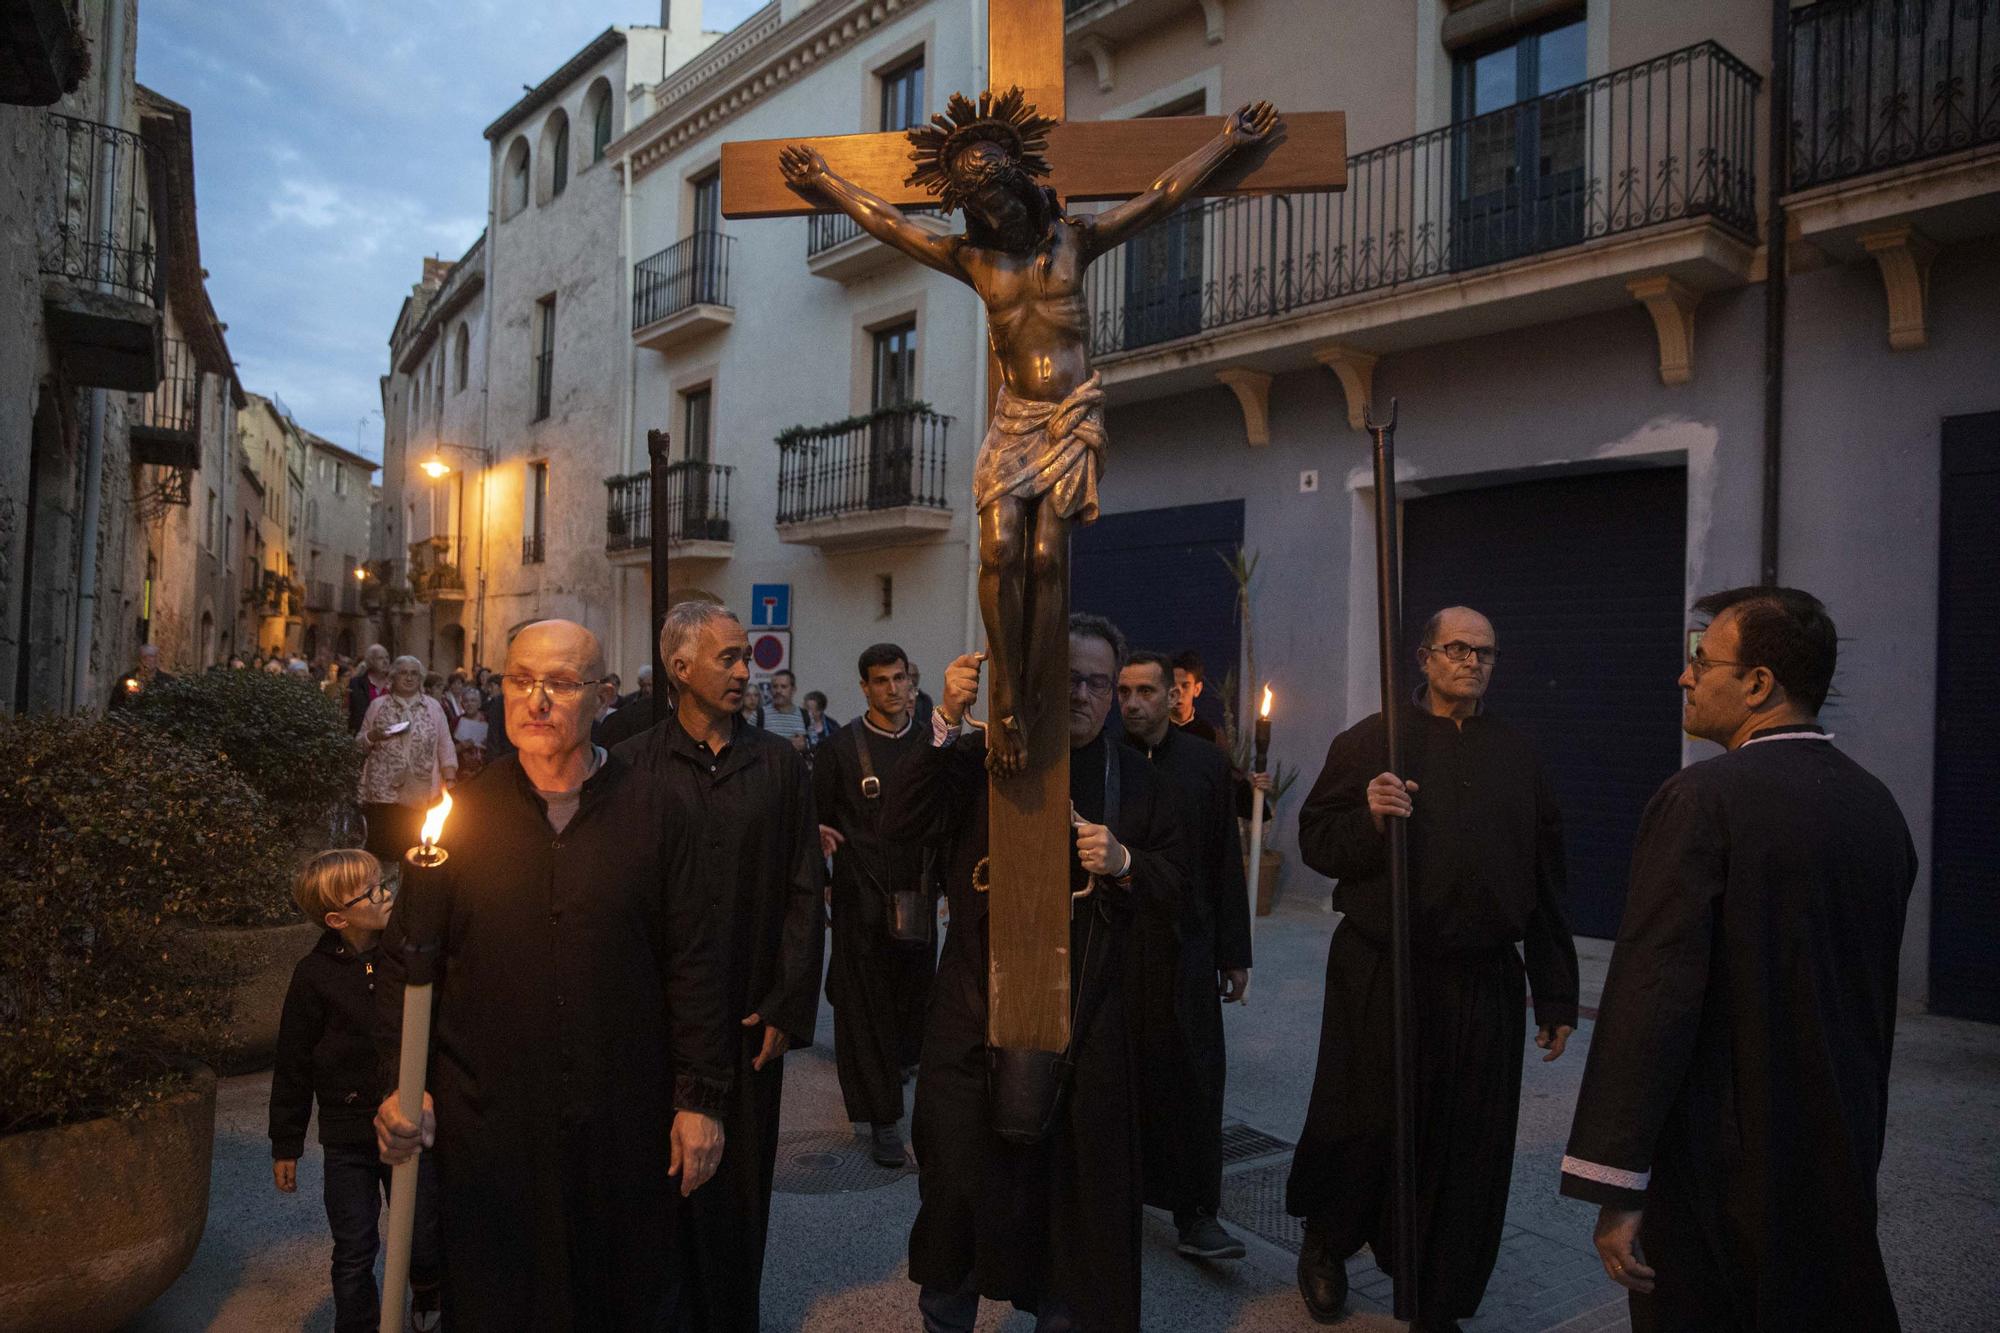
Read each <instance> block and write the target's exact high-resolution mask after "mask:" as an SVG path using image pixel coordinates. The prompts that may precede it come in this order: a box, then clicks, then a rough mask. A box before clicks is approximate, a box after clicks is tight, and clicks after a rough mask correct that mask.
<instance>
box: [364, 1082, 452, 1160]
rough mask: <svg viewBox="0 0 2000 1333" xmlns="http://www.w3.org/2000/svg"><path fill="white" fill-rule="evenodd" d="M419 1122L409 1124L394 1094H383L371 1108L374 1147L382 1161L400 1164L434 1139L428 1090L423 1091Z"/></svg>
mask: <svg viewBox="0 0 2000 1333" xmlns="http://www.w3.org/2000/svg"><path fill="white" fill-rule="evenodd" d="M423 1121H424V1123H423V1125H422V1126H421V1127H419V1126H417V1125H413V1124H411V1123H410V1121H409V1120H408V1118H407V1117H405V1116H404V1115H403V1107H402V1103H400V1102H399V1101H397V1099H396V1094H395V1093H393V1092H391V1093H390V1094H389V1095H388V1096H387V1097H384V1098H383V1099H382V1104H381V1105H380V1106H378V1107H376V1108H375V1149H376V1151H377V1152H379V1153H381V1155H382V1160H383V1161H384V1162H386V1163H388V1164H389V1165H390V1166H400V1165H402V1164H403V1163H404V1162H407V1161H409V1160H410V1158H411V1157H413V1156H415V1155H416V1152H417V1149H418V1148H419V1147H424V1148H428V1147H430V1146H431V1143H432V1142H433V1141H434V1140H435V1139H436V1138H437V1108H436V1107H435V1106H433V1105H432V1104H431V1095H430V1094H429V1093H428V1092H427V1093H425V1094H424V1115H423Z"/></svg>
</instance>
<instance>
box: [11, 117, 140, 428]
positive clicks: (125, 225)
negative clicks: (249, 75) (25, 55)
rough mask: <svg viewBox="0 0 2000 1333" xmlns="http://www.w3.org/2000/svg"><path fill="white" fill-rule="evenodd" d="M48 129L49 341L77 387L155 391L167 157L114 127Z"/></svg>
mask: <svg viewBox="0 0 2000 1333" xmlns="http://www.w3.org/2000/svg"><path fill="white" fill-rule="evenodd" d="M47 122H48V138H47V140H46V146H47V150H48V160H47V162H46V164H45V170H46V176H45V180H46V183H47V184H48V186H49V189H48V191H47V193H46V194H45V195H43V196H42V198H41V200H40V202H39V204H38V207H37V217H36V230H37V235H38V238H39V241H38V244H39V256H40V269H41V274H42V303H43V308H44V312H45V316H44V317H45V322H46V325H47V328H48V331H49V338H50V340H51V342H53V343H54V344H55V345H56V346H57V347H58V348H59V349H60V350H61V354H62V360H63V365H64V368H65V369H66V370H68V372H69V373H70V375H71V377H72V378H74V379H75V380H76V382H77V383H79V384H85V385H90V386H93V387H96V388H104V389H124V390H127V391H128V392H132V393H150V392H151V391H152V389H153V387H154V386H155V385H157V384H158V383H159V382H160V376H161V374H162V372H163V369H164V368H163V366H162V364H161V363H162V356H163V353H162V349H161V318H160V310H161V308H162V306H163V304H164V303H165V299H166V275H167V266H166V262H165V256H164V254H163V253H162V251H163V249H164V240H165V237H164V233H163V231H162V230H161V228H160V224H159V223H158V221H157V220H158V219H159V218H160V217H161V216H162V215H163V210H162V208H161V206H160V203H161V201H160V199H159V198H158V197H157V195H158V191H159V189H160V186H161V184H162V183H163V182H164V181H165V180H166V169H165V167H164V165H163V164H162V162H161V160H160V155H159V150H158V149H156V148H154V147H153V146H152V145H151V144H148V143H147V142H145V141H144V140H143V139H141V138H140V137H139V136H138V135H136V134H133V133H131V132H130V131H128V130H121V129H119V128H117V127H116V126H113V125H100V124H98V123H97V122H96V121H92V120H78V119H77V118H76V117H74V116H65V115H59V114H57V113H55V112H49V113H48V115H47Z"/></svg>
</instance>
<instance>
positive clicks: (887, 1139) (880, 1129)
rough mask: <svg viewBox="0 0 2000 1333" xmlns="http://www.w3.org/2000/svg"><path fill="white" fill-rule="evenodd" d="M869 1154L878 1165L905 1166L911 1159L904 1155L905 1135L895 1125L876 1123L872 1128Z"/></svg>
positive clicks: (869, 1137) (869, 1136)
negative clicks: (897, 1130)
mask: <svg viewBox="0 0 2000 1333" xmlns="http://www.w3.org/2000/svg"><path fill="white" fill-rule="evenodd" d="M868 1155H869V1156H870V1157H873V1158H874V1159H875V1165H877V1166H903V1165H905V1164H906V1163H907V1162H908V1160H909V1159H908V1158H906V1157H905V1156H904V1155H903V1136H902V1135H901V1134H899V1133H897V1132H896V1127H895V1126H894V1125H875V1126H873V1127H872V1128H871V1130H870V1132H869V1135H868Z"/></svg>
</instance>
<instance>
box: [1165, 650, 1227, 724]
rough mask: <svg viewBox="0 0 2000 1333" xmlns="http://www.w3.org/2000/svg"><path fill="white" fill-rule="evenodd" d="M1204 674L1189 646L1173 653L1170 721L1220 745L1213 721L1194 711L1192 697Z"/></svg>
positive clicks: (1198, 692) (1198, 691)
mask: <svg viewBox="0 0 2000 1333" xmlns="http://www.w3.org/2000/svg"><path fill="white" fill-rule="evenodd" d="M1206 676H1207V672H1205V671H1204V670H1203V669H1202V665H1201V654H1200V653H1198V652H1196V651H1195V650H1194V649H1192V648H1183V649H1182V650H1181V651H1179V652H1177V653H1175V654H1174V702H1173V718H1174V725H1175V726H1177V727H1179V728H1180V729H1181V730H1182V731H1185V732H1188V733H1190V734H1191V735H1195V736H1199V737H1201V739H1203V740H1205V741H1207V742H1208V743H1209V744H1210V745H1220V744H1221V743H1222V738H1221V737H1220V736H1219V735H1217V734H1216V730H1215V726H1214V724H1213V723H1211V722H1209V721H1208V720H1207V719H1205V718H1199V717H1196V716H1195V714H1194V701H1195V700H1196V699H1199V698H1201V692H1202V689H1203V682H1204V680H1205V679H1206Z"/></svg>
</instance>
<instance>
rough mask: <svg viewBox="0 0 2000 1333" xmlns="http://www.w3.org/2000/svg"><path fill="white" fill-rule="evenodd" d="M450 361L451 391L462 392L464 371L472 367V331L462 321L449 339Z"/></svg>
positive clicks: (463, 390)
mask: <svg viewBox="0 0 2000 1333" xmlns="http://www.w3.org/2000/svg"><path fill="white" fill-rule="evenodd" d="M451 363H452V364H451V370H452V392H453V393H464V392H465V376H466V372H467V371H469V370H470V369H471V368H472V332H471V330H470V329H468V328H467V327H466V326H465V324H464V322H463V321H461V322H460V323H459V326H458V332H457V333H456V334H455V335H453V337H452V340H451Z"/></svg>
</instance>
